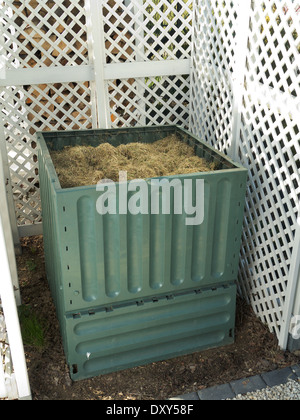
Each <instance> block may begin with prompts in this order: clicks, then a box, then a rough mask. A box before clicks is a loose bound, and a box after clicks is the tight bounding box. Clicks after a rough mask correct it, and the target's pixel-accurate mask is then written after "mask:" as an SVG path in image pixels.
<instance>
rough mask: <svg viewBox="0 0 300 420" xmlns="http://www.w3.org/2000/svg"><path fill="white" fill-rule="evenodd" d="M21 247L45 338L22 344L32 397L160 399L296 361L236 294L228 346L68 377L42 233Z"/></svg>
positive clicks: (26, 283)
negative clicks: (232, 340) (232, 335)
mask: <svg viewBox="0 0 300 420" xmlns="http://www.w3.org/2000/svg"><path fill="white" fill-rule="evenodd" d="M22 247H23V255H22V256H21V257H18V258H17V262H18V272H19V280H20V285H21V296H22V300H23V304H24V305H26V306H27V307H28V308H30V310H31V311H32V312H33V313H34V314H35V315H36V316H37V318H38V319H39V320H40V322H41V324H42V325H43V330H44V337H45V342H44V345H43V346H41V347H36V346H33V345H28V344H26V343H25V353H26V359H27V366H28V372H29V379H30V384H31V389H32V394H33V399H34V400H162V399H168V398H171V397H176V396H178V395H182V394H187V393H190V392H193V391H197V390H200V389H203V388H206V387H210V386H213V385H219V384H223V383H227V382H229V381H232V380H237V379H241V378H243V377H246V376H253V375H256V374H260V373H262V372H267V371H271V370H274V369H277V368H278V369H279V368H283V367H286V366H291V365H293V364H298V363H300V356H299V353H297V352H296V353H295V354H292V353H289V352H283V351H281V350H280V349H279V348H278V344H277V339H276V337H275V336H274V335H273V334H271V333H270V332H269V329H268V328H267V327H266V326H265V325H263V324H262V323H261V322H260V321H259V319H258V318H257V317H256V316H255V314H254V313H253V311H252V309H251V308H250V307H249V306H248V305H247V304H246V303H245V302H244V301H242V300H240V299H239V300H238V306H237V318H236V331H235V335H236V340H235V343H234V344H233V345H230V346H227V347H223V348H218V349H213V350H207V351H203V352H200V353H195V354H192V355H188V356H184V357H178V358H175V359H172V360H167V361H163V362H159V363H153V364H150V365H147V366H142V367H137V368H133V369H129V370H125V371H122V372H116V373H112V374H109V375H103V376H99V377H96V378H93V379H88V380H84V381H80V382H72V381H71V380H70V377H69V372H68V366H67V364H66V360H65V356H64V353H63V348H62V343H61V337H60V332H59V326H58V321H57V318H56V314H55V308H54V304H53V301H52V298H51V294H50V290H49V287H48V283H47V279H46V274H45V266H44V252H43V238H42V237H34V238H25V239H23V240H22Z"/></svg>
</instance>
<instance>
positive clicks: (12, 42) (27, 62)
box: [0, 0, 88, 68]
mask: <svg viewBox="0 0 300 420" xmlns="http://www.w3.org/2000/svg"><path fill="white" fill-rule="evenodd" d="M0 7H1V22H2V25H3V34H4V35H3V36H4V46H3V48H2V51H1V53H2V54H4V55H5V58H6V66H7V68H19V67H21V68H32V67H49V66H59V65H81V64H87V63H88V49H87V44H86V40H87V33H86V26H85V12H84V1H83V0H72V1H69V0H63V1H62V0H55V1H53V0H47V1H37V0H27V1H6V0H4V1H3V2H1V5H0Z"/></svg>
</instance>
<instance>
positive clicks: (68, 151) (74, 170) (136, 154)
mask: <svg viewBox="0 0 300 420" xmlns="http://www.w3.org/2000/svg"><path fill="white" fill-rule="evenodd" d="M51 157H52V161H53V163H54V166H55V169H56V172H57V175H58V177H59V180H60V184H61V186H62V188H72V187H80V186H88V185H95V184H97V183H98V182H99V181H101V180H104V179H109V180H112V181H114V182H119V172H120V171H127V179H128V180H133V179H145V178H153V177H160V176H169V175H179V174H190V173H197V172H207V171H213V170H215V169H216V165H215V163H213V162H207V161H206V160H205V159H203V158H200V157H198V156H196V155H195V153H194V149H193V148H192V147H191V146H188V145H187V144H185V143H183V142H182V141H180V140H179V139H178V138H177V136H176V135H171V136H168V137H166V138H164V139H162V140H158V141H156V142H154V143H129V144H121V145H120V146H118V147H114V146H112V145H111V144H109V143H103V144H100V145H99V146H98V147H92V146H74V147H71V146H67V147H65V148H64V149H63V150H62V151H56V152H54V151H53V152H51Z"/></svg>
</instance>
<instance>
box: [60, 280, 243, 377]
mask: <svg viewBox="0 0 300 420" xmlns="http://www.w3.org/2000/svg"><path fill="white" fill-rule="evenodd" d="M235 298H236V286H235V285H228V286H226V287H219V288H216V289H206V290H202V291H198V293H196V292H191V293H189V294H186V295H178V296H175V295H173V296H168V297H166V296H163V297H158V298H156V299H149V300H145V301H142V302H138V303H136V302H131V303H128V304H127V305H123V306H122V305H120V306H119V307H113V308H99V309H98V310H96V311H86V312H84V311H83V312H81V313H77V314H67V315H66V316H65V317H64V328H63V331H64V332H63V341H64V345H65V352H66V354H67V359H68V363H69V366H70V372H71V377H72V379H73V380H80V379H85V378H88V377H92V376H96V375H100V374H106V373H109V372H112V371H117V370H122V369H127V368H131V367H134V366H140V365H144V364H147V363H150V362H151V363H152V362H155V361H159V360H165V359H168V358H172V357H176V356H180V355H184V354H189V353H193V352H196V351H199V350H204V349H208V348H213V347H217V346H223V345H227V344H230V343H232V342H233V341H234V324H235Z"/></svg>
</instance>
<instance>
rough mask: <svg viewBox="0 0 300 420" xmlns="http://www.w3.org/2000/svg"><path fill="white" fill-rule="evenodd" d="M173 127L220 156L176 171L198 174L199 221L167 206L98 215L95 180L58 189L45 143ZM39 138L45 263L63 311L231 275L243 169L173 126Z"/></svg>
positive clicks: (157, 133)
mask: <svg viewBox="0 0 300 420" xmlns="http://www.w3.org/2000/svg"><path fill="white" fill-rule="evenodd" d="M174 132H176V133H177V135H179V136H180V137H181V138H182V140H183V141H186V142H188V143H190V144H192V145H195V147H196V150H197V151H198V154H199V155H205V156H207V157H208V158H209V159H210V160H214V161H217V162H219V163H220V164H221V169H220V170H217V171H214V172H206V173H198V174H189V175H179V176H178V177H177V178H178V179H179V180H180V182H181V183H183V182H184V180H186V179H193V180H194V181H195V180H197V179H202V180H204V221H203V223H202V224H201V225H196V226H187V225H186V223H185V218H186V217H187V215H186V214H185V213H183V214H182V215H177V214H174V209H172V208H171V212H170V214H167V215H165V214H159V215H151V214H148V215H142V214H138V215H131V214H128V215H121V214H114V215H110V214H106V215H100V214H98V213H97V210H96V203H97V199H98V198H99V192H97V191H96V187H95V186H87V187H80V188H71V189H62V188H61V187H60V184H59V181H58V178H57V175H56V173H55V170H54V167H53V164H52V161H51V158H50V155H49V150H48V149H47V146H48V148H49V149H60V148H62V147H63V145H64V144H65V145H71V144H92V145H97V144H99V143H100V142H103V141H108V142H110V143H112V144H116V145H117V144H120V143H122V142H128V141H133V140H136V141H137V140H140V141H141V140H142V139H144V140H145V141H148V142H149V141H155V140H157V139H158V138H161V137H164V136H166V135H168V134H173V133H174ZM43 137H44V139H43ZM44 140H46V142H45V141H44ZM40 146H41V147H40V155H41V156H40V157H39V162H40V179H41V189H42V204H43V215H44V240H45V250H46V265H47V272H48V278H49V281H50V283H53V285H52V289H53V291H54V293H55V294H56V301H57V303H59V304H60V305H61V312H62V313H65V312H69V311H76V310H82V309H88V308H91V307H92V308H94V307H97V306H101V305H106V304H113V303H117V302H123V301H128V300H132V299H141V298H144V297H151V296H153V295H155V294H162V293H166V294H168V293H175V292H179V291H185V290H190V289H195V288H201V287H205V286H208V285H221V284H226V283H228V282H232V281H235V280H236V277H237V268H238V259H239V248H240V238H241V228H242V220H243V209H244V197H245V189H246V177H247V171H246V170H245V169H243V168H241V167H239V166H238V165H235V164H234V163H233V162H231V161H230V160H228V159H227V158H226V157H225V156H223V155H221V154H219V153H218V152H216V151H214V150H213V149H211V148H209V147H208V146H206V145H204V144H203V143H201V142H200V141H199V140H197V139H196V138H195V137H194V136H192V135H190V134H189V133H188V132H186V131H184V130H182V129H179V128H177V127H168V128H165V127H155V128H153V127H149V128H148V127H147V128H146V129H127V130H96V131H90V132H86V131H83V132H80V131H79V132H74V133H43V135H42V137H40ZM166 178H170V177H166ZM193 184H194V185H195V183H193ZM171 194H173V195H172V196H171V202H172V200H174V191H173V189H171ZM195 194H196V192H195V188H194V190H193V195H194V196H195ZM117 195H118V186H117ZM150 201H151V197H150V189H149V203H150Z"/></svg>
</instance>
